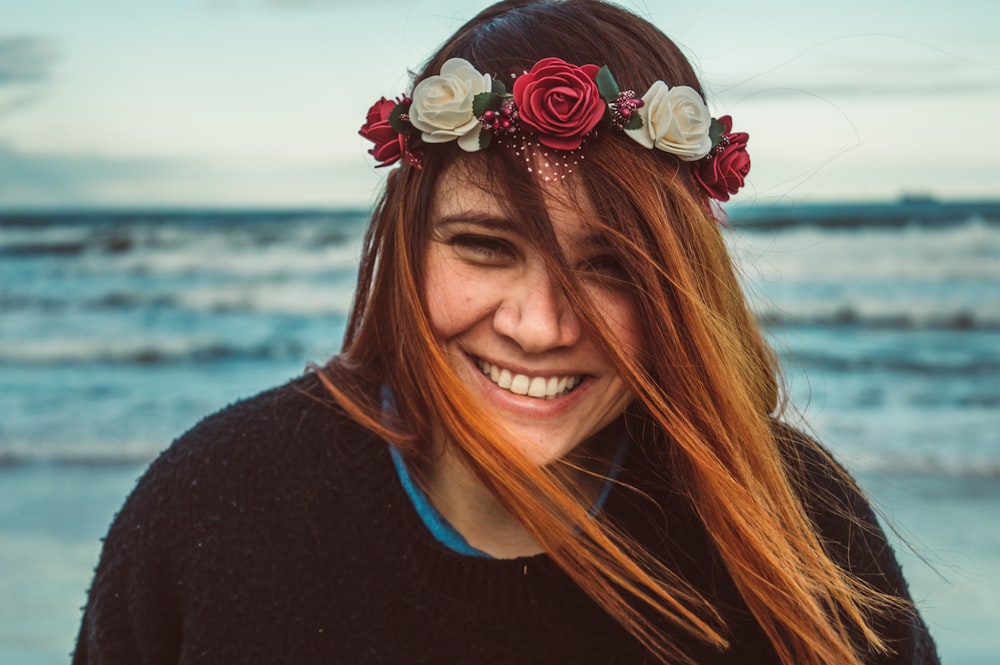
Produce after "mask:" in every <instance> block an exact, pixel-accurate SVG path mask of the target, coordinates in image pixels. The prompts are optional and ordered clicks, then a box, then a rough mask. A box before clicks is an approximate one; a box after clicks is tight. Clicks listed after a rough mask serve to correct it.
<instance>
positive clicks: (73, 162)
mask: <svg viewBox="0 0 1000 665" xmlns="http://www.w3.org/2000/svg"><path fill="white" fill-rule="evenodd" d="M183 166H184V165H182V164H179V163H174V162H171V161H168V160H155V159H120V158H112V157H104V156H100V155H86V154H52V153H47V154H35V153H28V152H22V151H19V150H17V149H15V148H12V147H10V146H7V145H4V144H2V143H0V207H5V206H14V207H16V206H24V205H28V206H56V207H57V206H63V205H73V204H80V203H91V202H94V193H95V192H96V191H100V190H101V189H102V188H103V187H104V186H106V185H108V184H111V183H121V182H128V181H137V180H138V181H142V180H155V179H159V178H163V177H166V176H169V175H170V174H172V173H177V172H178V171H181V170H182V169H183Z"/></svg>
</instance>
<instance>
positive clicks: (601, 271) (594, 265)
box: [583, 255, 629, 286]
mask: <svg viewBox="0 0 1000 665" xmlns="http://www.w3.org/2000/svg"><path fill="white" fill-rule="evenodd" d="M583 269H584V272H586V273H587V275H589V276H592V277H596V278H597V279H601V280H604V281H606V282H609V283H612V284H614V285H615V286H624V285H626V284H628V283H629V275H628V272H627V271H626V270H625V268H624V266H622V262H621V261H620V260H619V259H618V257H617V256H611V255H602V256H595V257H593V258H591V259H587V261H586V262H585V264H584V266H583Z"/></svg>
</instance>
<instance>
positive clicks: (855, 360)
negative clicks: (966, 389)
mask: <svg viewBox="0 0 1000 665" xmlns="http://www.w3.org/2000/svg"><path fill="white" fill-rule="evenodd" d="M783 355H784V356H785V358H786V360H789V361H791V362H792V364H794V365H798V366H802V367H805V368H808V369H809V370H810V371H815V370H821V371H825V372H843V373H852V372H863V371H871V370H881V371H889V372H899V373H906V374H922V375H931V376H961V377H970V378H971V377H975V376H990V375H993V374H997V375H1000V357H993V358H990V357H981V356H974V355H973V356H967V355H963V356H961V357H958V358H948V359H943V358H925V357H922V356H920V355H919V354H909V353H907V354H900V355H895V356H894V355H887V354H874V353H873V354H864V353H861V352H859V351H858V350H856V349H852V350H851V352H850V354H843V355H838V354H836V353H830V352H823V351H810V350H807V349H794V350H790V351H785V352H783Z"/></svg>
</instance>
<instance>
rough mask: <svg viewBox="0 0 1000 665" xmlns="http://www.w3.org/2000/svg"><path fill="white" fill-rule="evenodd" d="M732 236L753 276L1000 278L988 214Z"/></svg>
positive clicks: (997, 231) (739, 260)
mask: <svg viewBox="0 0 1000 665" xmlns="http://www.w3.org/2000/svg"><path fill="white" fill-rule="evenodd" d="M726 242H727V245H728V247H729V250H730V253H731V254H732V255H733V258H734V260H735V261H736V264H737V266H738V267H739V269H740V272H741V273H742V275H743V276H744V279H745V280H747V281H749V282H750V283H758V282H759V283H769V282H770V283H773V282H778V283H793V284H794V283H808V282H816V281H823V282H847V283H850V282H854V281H857V280H861V279H863V280H867V281H869V282H881V283H915V284H930V283H940V282H949V281H964V282H984V281H986V282H1000V224H986V223H984V222H982V221H971V222H969V223H966V224H961V225H956V226H949V227H944V228H933V229H922V228H908V229H903V230H894V229H881V228H866V229H863V230H859V231H857V232H854V233H834V232H830V231H828V230H824V229H819V228H811V227H803V228H797V229H793V230H789V231H785V232H781V233H741V232H739V231H737V232H734V233H732V234H727V235H726Z"/></svg>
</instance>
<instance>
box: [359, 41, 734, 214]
mask: <svg viewBox="0 0 1000 665" xmlns="http://www.w3.org/2000/svg"><path fill="white" fill-rule="evenodd" d="M602 124H603V125H605V126H608V127H610V128H611V129H614V130H617V131H622V132H624V133H625V134H626V135H628V136H629V137H630V138H632V139H633V140H635V141H636V142H638V143H639V144H640V145H642V146H644V147H646V148H649V149H653V148H656V149H657V150H662V151H664V152H668V153H670V154H673V155H676V156H677V157H678V158H679V159H681V160H683V161H686V162H693V167H694V175H695V178H696V179H697V181H698V183H699V184H700V185H701V187H702V189H703V190H704V191H705V193H706V194H707V195H708V196H709V197H710V198H713V199H717V200H719V201H728V200H729V196H730V195H731V194H735V193H736V192H737V191H739V189H740V188H741V187H742V186H743V183H744V179H745V178H746V175H747V173H748V172H749V171H750V156H749V155H748V154H747V151H746V145H747V138H748V135H747V134H746V133H745V132H738V133H735V134H733V133H731V130H732V118H730V117H729V116H722V117H721V118H718V119H715V118H712V117H711V116H710V115H709V112H708V107H707V106H705V102H704V101H702V98H701V96H700V95H699V94H698V92H697V91H696V90H694V89H693V88H690V87H688V86H675V87H673V88H671V87H669V86H667V84H666V83H664V82H663V81H657V82H656V83H654V84H653V85H652V86H650V88H649V90H647V91H646V94H644V95H643V96H642V97H641V98H639V97H637V96H636V94H635V92H634V91H632V90H620V89H619V88H618V84H617V83H616V82H615V79H614V77H613V76H612V75H611V71H610V70H609V69H608V67H607V66H604V67H598V66H597V65H583V66H576V65H571V64H569V63H568V62H565V61H563V60H560V59H559V58H545V59H544V60H539V61H538V62H537V63H535V65H534V66H533V67H532V68H531V71H528V72H525V73H524V74H522V75H520V76H517V77H516V78H515V79H514V86H513V90H512V91H511V92H510V93H508V92H507V86H506V85H504V83H503V82H502V81H499V80H497V79H495V78H492V77H491V76H490V75H489V74H482V73H480V72H478V71H477V70H476V69H475V67H473V66H472V64H471V63H469V62H468V61H466V60H463V59H462V58H452V59H451V60H448V61H447V62H445V63H444V65H443V66H442V67H441V73H440V74H439V75H436V76H429V77H427V78H425V79H424V80H423V81H421V82H420V83H418V84H417V86H416V87H415V88H414V89H413V96H412V98H410V97H401V98H397V99H396V100H388V99H386V98H385V97H383V98H382V99H380V100H379V101H377V102H375V104H373V105H372V107H371V108H370V109H368V117H367V120H366V122H365V124H364V125H362V127H361V131H360V132H359V133H360V134H361V136H363V137H365V138H366V139H368V140H369V141H372V142H373V143H374V144H375V147H374V148H372V149H371V150H369V151H368V152H369V154H371V155H372V156H373V157H374V158H375V159H376V160H377V161H378V162H379V164H378V166H389V165H390V164H394V163H395V162H396V161H398V160H399V159H403V160H404V161H405V162H406V163H408V164H410V165H411V166H414V167H416V168H421V166H422V157H421V152H422V151H421V146H420V143H419V142H421V141H422V142H423V143H447V142H449V141H458V147H459V148H461V149H462V150H465V151H467V152H476V151H478V150H482V149H483V148H486V147H488V146H490V145H491V144H492V143H494V142H497V143H500V144H508V145H516V144H515V143H514V142H513V140H514V139H517V138H519V137H524V136H525V135H533V138H534V140H535V141H537V143H539V144H540V145H541V146H542V148H543V150H544V148H551V149H554V150H558V151H561V152H563V153H570V154H572V153H574V152H575V151H576V150H577V149H578V148H580V146H581V145H582V144H583V142H584V140H585V139H586V137H587V136H589V135H590V134H592V133H593V132H595V131H596V130H597V129H598V126H600V125H602ZM543 154H544V153H543ZM526 160H528V161H529V162H530V158H526ZM563 166H567V165H566V164H564V165H563ZM529 168H530V167H529ZM569 170H570V171H571V170H572V169H569ZM562 177H565V173H563V174H562ZM545 179H546V180H550V179H551V177H549V176H545Z"/></svg>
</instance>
